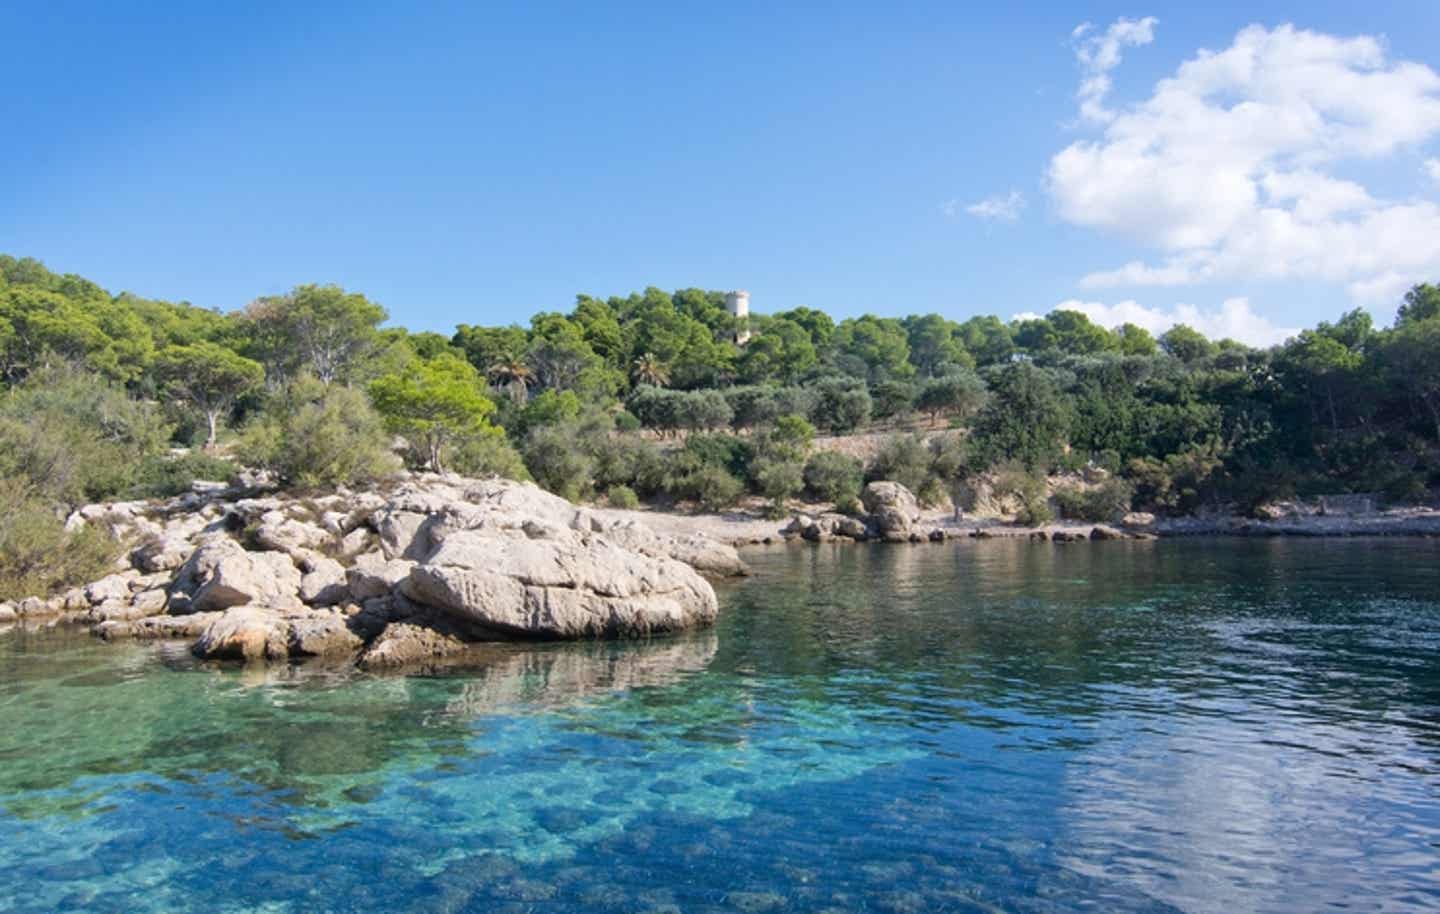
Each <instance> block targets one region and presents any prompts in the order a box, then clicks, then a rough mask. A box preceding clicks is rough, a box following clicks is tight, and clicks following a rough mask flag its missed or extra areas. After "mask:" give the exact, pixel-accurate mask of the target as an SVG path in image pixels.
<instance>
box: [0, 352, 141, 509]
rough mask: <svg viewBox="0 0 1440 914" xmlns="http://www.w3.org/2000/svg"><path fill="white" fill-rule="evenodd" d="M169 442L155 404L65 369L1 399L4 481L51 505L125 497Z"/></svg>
mask: <svg viewBox="0 0 1440 914" xmlns="http://www.w3.org/2000/svg"><path fill="white" fill-rule="evenodd" d="M166 437H167V429H166V427H165V424H164V422H163V421H162V419H161V417H160V414H159V412H158V410H157V409H156V408H155V407H154V406H152V405H150V404H147V403H141V402H138V401H135V400H132V399H130V398H129V397H128V396H126V395H125V392H124V391H123V390H121V389H120V388H118V387H114V386H112V385H110V384H109V383H107V382H106V381H104V380H103V379H101V378H100V377H99V376H97V375H93V374H90V373H88V372H85V371H82V370H80V369H78V368H73V367H70V366H66V365H60V366H57V367H52V368H46V369H42V370H39V371H36V372H34V373H32V374H31V375H30V376H29V377H28V378H27V379H26V381H25V383H23V384H21V385H20V386H18V387H15V388H12V389H11V390H10V391H9V392H7V393H5V394H4V396H3V397H0V476H3V477H7V478H14V479H19V480H21V481H22V482H24V483H25V484H26V485H27V486H28V487H29V488H30V490H31V491H32V492H33V493H34V494H35V496H36V497H39V498H41V499H42V500H45V501H47V502H51V503H60V504H64V505H67V506H72V507H73V506H75V505H79V504H81V503H83V502H86V501H98V500H100V499H104V498H109V497H111V496H114V495H117V494H119V493H121V492H123V491H125V490H126V489H128V488H129V487H130V486H131V485H133V484H134V482H135V474H136V470H137V468H138V467H139V465H140V463H141V461H143V460H144V459H145V458H146V457H150V456H153V455H156V454H159V453H160V452H161V451H162V450H163V448H164V445H165V439H166Z"/></svg>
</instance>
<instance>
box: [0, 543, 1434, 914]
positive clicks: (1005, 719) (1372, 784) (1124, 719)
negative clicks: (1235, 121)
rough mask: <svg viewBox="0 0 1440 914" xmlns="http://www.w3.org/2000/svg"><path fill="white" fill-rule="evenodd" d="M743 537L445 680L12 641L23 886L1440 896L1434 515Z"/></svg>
mask: <svg viewBox="0 0 1440 914" xmlns="http://www.w3.org/2000/svg"><path fill="white" fill-rule="evenodd" d="M749 558H750V561H751V563H752V565H753V567H754V570H755V574H754V576H753V577H751V578H749V579H747V580H745V581H743V582H739V583H736V584H733V585H732V584H727V585H725V586H723V587H722V588H721V599H722V603H723V606H724V612H723V617H722V620H721V622H720V624H719V626H718V627H717V628H715V629H714V630H712V631H707V632H701V633H697V634H694V635H689V636H685V637H680V638H672V639H667V640H659V641H654V642H651V643H646V644H626V645H568V646H567V645H551V646H543V647H533V648H496V649H495V650H493V651H486V652H483V653H482V654H481V655H480V656H479V657H477V658H476V662H475V665H473V666H471V667H468V668H465V669H457V670H452V671H448V672H445V673H444V674H437V675H431V676H423V677H422V676H411V677H376V676H366V675H360V674H355V673H347V672H344V671H338V670H326V669H323V668H319V667H315V666H302V667H296V668H286V669H270V670H259V669H249V670H247V669H242V668H236V667H224V666H202V665H197V664H195V663H193V662H191V661H190V660H189V659H188V658H187V657H186V655H185V654H184V652H183V650H177V649H175V648H169V649H165V648H161V647H158V646H155V645H135V644H132V645H107V644H101V643H97V642H92V641H91V640H90V639H89V638H88V636H86V635H83V634H78V633H68V634H67V633H62V632H54V631H51V632H25V631H22V630H19V629H12V630H11V631H9V632H8V633H6V634H0V911H7V912H31V911H36V912H38V911H66V910H73V911H96V912H109V911H115V912H146V911H204V912H227V911H236V912H238V911H263V912H326V911H336V912H340V911H347V912H348V911H357V912H358V911H386V912H391V911H423V912H440V911H447V912H449V911H477V912H492V911H494V912H503V911H516V912H519V911H578V912H638V911H655V912H659V911H671V912H674V911H684V912H692V911H696V912H700V911H704V912H711V911H715V912H719V911H738V912H789V911H882V912H937V911H977V912H978V911H1097V912H1124V911H1193V912H1217V914H1220V912H1224V914H1236V912H1248V911H1320V910H1327V909H1346V910H1356V911H1421V910H1436V909H1440V561H1437V559H1440V543H1436V542H1435V541H1358V540H1350V541H1299V540H1230V541H1200V540H1196V541H1169V542H1160V543H1095V544H1084V543H1082V544H1070V545H1043V546H1040V545H1030V544H1027V543H1006V542H999V541H996V542H963V543H958V544H956V543H951V544H946V545H933V546H932V545H925V546H896V547H855V546H848V547H845V546H835V547H828V546H826V547H819V548H814V547H804V548H795V547H792V548H776V549H773V550H764V551H759V552H753V553H751V554H750V556H749Z"/></svg>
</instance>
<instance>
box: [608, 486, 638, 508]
mask: <svg viewBox="0 0 1440 914" xmlns="http://www.w3.org/2000/svg"><path fill="white" fill-rule="evenodd" d="M605 501H606V502H607V503H608V504H609V505H610V507H612V508H626V509H630V510H633V509H635V508H638V507H640V496H638V495H636V494H635V490H634V489H632V488H630V487H629V486H625V485H614V486H611V487H610V488H608V489H606V490H605Z"/></svg>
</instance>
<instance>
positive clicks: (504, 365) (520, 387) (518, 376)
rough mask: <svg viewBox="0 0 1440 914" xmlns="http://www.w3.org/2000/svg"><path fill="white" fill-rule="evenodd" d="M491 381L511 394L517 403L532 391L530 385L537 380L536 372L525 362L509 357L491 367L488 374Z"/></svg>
mask: <svg viewBox="0 0 1440 914" xmlns="http://www.w3.org/2000/svg"><path fill="white" fill-rule="evenodd" d="M486 374H488V375H489V376H490V380H491V381H492V382H493V383H494V384H496V385H497V386H499V387H503V388H505V389H506V390H508V391H509V392H510V397H511V399H513V400H514V401H515V402H516V403H519V402H521V401H523V400H524V399H525V395H526V393H528V392H529V390H530V383H531V382H532V381H534V380H535V372H533V371H531V370H530V366H529V365H526V364H525V360H524V359H521V358H516V357H513V356H507V357H505V358H502V359H501V360H500V361H498V362H496V363H495V364H494V365H491V366H490V370H489V371H487V372H486Z"/></svg>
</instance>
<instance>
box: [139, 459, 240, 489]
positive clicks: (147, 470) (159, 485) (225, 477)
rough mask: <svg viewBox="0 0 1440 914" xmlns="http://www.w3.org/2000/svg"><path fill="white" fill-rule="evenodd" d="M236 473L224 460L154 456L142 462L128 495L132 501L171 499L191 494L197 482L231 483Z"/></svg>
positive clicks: (231, 464)
mask: <svg viewBox="0 0 1440 914" xmlns="http://www.w3.org/2000/svg"><path fill="white" fill-rule="evenodd" d="M236 470H237V468H236V466H235V464H234V463H233V462H231V461H229V460H227V459H225V458H224V457H215V456H213V455H211V454H202V453H200V452H198V451H192V452H191V453H188V454H183V455H181V456H179V457H170V456H161V455H155V456H152V457H147V458H145V459H144V460H142V461H141V462H140V465H139V467H138V468H137V469H136V471H135V481H134V483H133V484H132V485H131V487H130V489H129V490H128V491H127V493H126V494H127V496H128V497H130V498H169V497H170V496H172V495H180V494H182V493H184V492H188V491H190V488H191V485H192V484H193V483H194V482H195V481H196V480H197V479H199V480H207V481H211V482H230V481H232V480H233V479H234V478H235V475H236Z"/></svg>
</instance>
